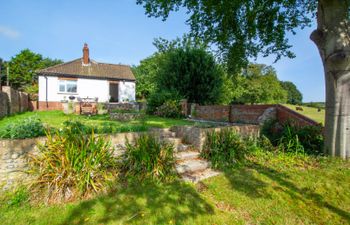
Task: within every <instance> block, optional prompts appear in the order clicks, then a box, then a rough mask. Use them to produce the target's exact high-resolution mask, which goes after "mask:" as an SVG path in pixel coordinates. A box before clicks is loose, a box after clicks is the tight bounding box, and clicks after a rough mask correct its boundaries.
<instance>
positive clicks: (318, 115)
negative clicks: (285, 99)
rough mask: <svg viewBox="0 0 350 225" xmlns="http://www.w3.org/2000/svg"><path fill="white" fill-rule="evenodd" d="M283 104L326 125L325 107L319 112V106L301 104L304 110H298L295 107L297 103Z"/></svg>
mask: <svg viewBox="0 0 350 225" xmlns="http://www.w3.org/2000/svg"><path fill="white" fill-rule="evenodd" d="M283 105H284V106H286V107H288V108H290V109H292V110H294V111H296V112H298V113H300V114H303V115H304V116H307V117H309V118H311V119H313V120H315V121H316V122H319V123H322V124H323V125H324V116H325V110H324V109H321V111H320V112H318V110H317V108H313V107H307V106H301V107H302V108H303V111H297V110H296V109H295V107H297V106H296V105H290V104H283Z"/></svg>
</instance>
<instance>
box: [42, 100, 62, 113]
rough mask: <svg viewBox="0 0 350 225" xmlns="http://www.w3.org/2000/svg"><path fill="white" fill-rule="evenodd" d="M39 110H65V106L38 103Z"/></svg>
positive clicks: (52, 103) (43, 102)
mask: <svg viewBox="0 0 350 225" xmlns="http://www.w3.org/2000/svg"><path fill="white" fill-rule="evenodd" d="M38 110H39V111H46V110H63V106H62V103H61V102H47V103H46V102H45V101H40V102H38Z"/></svg>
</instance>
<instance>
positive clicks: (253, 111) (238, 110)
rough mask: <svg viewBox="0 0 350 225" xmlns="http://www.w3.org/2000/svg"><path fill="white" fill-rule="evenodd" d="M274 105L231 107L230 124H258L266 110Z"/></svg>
mask: <svg viewBox="0 0 350 225" xmlns="http://www.w3.org/2000/svg"><path fill="white" fill-rule="evenodd" d="M272 107H275V105H232V106H231V113H230V120H229V121H230V122H231V123H245V124H259V123H260V121H259V117H260V116H262V115H263V114H264V112H265V110H267V109H268V108H272Z"/></svg>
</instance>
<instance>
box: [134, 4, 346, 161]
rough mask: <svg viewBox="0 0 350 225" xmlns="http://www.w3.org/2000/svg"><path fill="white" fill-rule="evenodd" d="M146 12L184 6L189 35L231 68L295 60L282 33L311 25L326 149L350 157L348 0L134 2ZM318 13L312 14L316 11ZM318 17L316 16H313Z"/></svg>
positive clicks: (165, 14)
mask: <svg viewBox="0 0 350 225" xmlns="http://www.w3.org/2000/svg"><path fill="white" fill-rule="evenodd" d="M136 2H137V4H142V5H143V6H144V8H145V10H146V14H148V15H149V16H154V17H162V18H163V19H164V20H165V19H166V18H167V17H168V15H169V13H170V12H171V11H176V10H179V9H180V8H182V7H184V8H187V10H188V15H189V16H190V18H189V19H188V20H187V23H188V24H189V25H190V27H191V33H192V35H193V36H196V37H200V38H202V39H203V40H206V41H207V42H208V43H209V44H215V45H217V47H218V50H219V53H220V55H221V58H223V59H225V60H226V61H227V62H230V63H228V64H227V65H228V66H229V69H230V70H233V71H239V69H240V68H241V67H243V66H245V65H247V64H248V58H250V57H256V56H257V55H258V54H259V53H261V54H262V55H263V56H267V55H270V54H274V55H275V56H276V60H278V59H279V58H280V57H282V56H287V57H294V54H293V53H292V52H291V51H290V50H289V49H290V47H291V46H290V45H289V44H288V39H287V38H286V35H287V33H293V34H294V33H295V29H296V28H298V27H301V28H303V27H305V26H308V25H310V23H311V21H312V19H313V18H315V17H317V28H316V30H315V31H313V32H312V34H311V36H310V38H311V40H312V41H313V42H314V43H315V44H316V46H317V48H318V50H319V53H320V56H321V59H322V63H323V66H324V71H325V81H326V123H325V150H326V152H328V153H329V154H331V155H336V156H340V157H343V158H350V151H349V149H350V132H349V127H350V111H349V104H350V92H349V86H350V84H349V83H350V82H349V76H350V63H349V61H350V41H349V40H350V32H349V30H350V28H349V24H350V1H349V0H310V1H306V0H279V1H272V0H258V1H252V0H223V1H207V0H197V1H193V0H172V1H169V0H137V1H136ZM316 12H317V13H316ZM316 15H317V16H316Z"/></svg>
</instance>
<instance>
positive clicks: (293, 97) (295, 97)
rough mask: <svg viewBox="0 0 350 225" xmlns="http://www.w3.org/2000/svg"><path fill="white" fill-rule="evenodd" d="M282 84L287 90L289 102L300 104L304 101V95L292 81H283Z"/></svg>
mask: <svg viewBox="0 0 350 225" xmlns="http://www.w3.org/2000/svg"><path fill="white" fill-rule="evenodd" d="M281 86H282V88H283V89H284V90H286V91H287V93H288V94H287V96H288V97H287V98H288V100H287V103H288V104H293V105H300V104H302V102H303V95H302V94H301V92H300V91H299V90H298V88H297V87H296V86H295V84H293V83H292V82H290V81H281Z"/></svg>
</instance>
